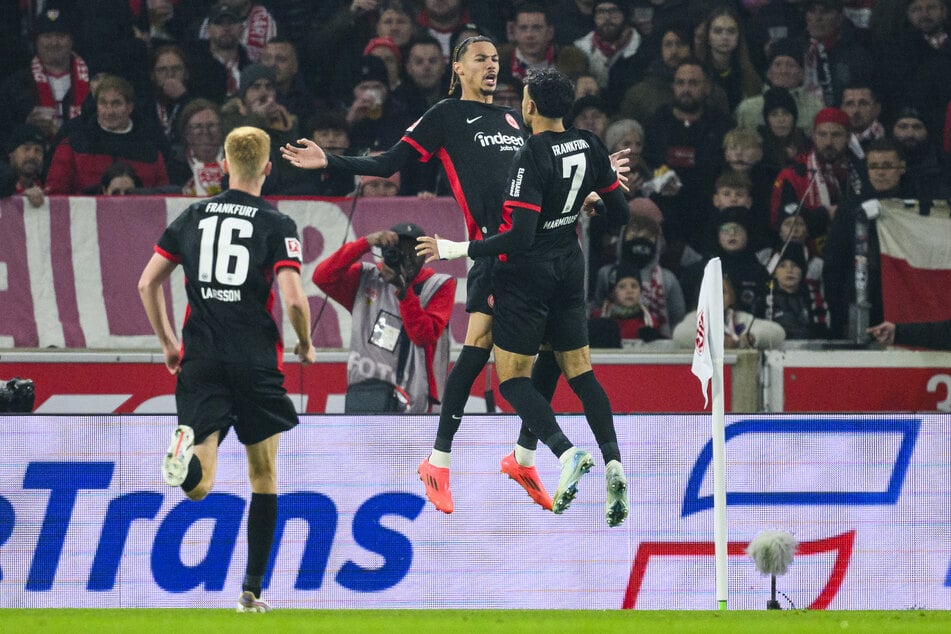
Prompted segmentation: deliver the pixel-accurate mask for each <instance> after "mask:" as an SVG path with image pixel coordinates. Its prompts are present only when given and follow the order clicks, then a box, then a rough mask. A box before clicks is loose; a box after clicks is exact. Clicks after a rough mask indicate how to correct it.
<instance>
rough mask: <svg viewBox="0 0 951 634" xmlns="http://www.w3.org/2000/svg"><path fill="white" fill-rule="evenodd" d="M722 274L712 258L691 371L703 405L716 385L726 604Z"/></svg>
mask: <svg viewBox="0 0 951 634" xmlns="http://www.w3.org/2000/svg"><path fill="white" fill-rule="evenodd" d="M723 336H724V330H723V273H722V269H721V266H720V258H713V259H712V260H710V261H709V262H708V263H707V266H706V268H705V269H704V271H703V282H701V284H700V298H699V301H698V302H697V340H696V347H695V348H694V351H693V365H692V366H691V371H692V372H693V373H694V374H695V375H696V376H697V378H698V379H700V387H701V389H702V390H703V406H704V408H706V406H707V382H708V381H710V379H712V380H713V381H712V387H713V409H712V414H713V429H712V435H711V442H712V444H713V543H714V555H715V562H716V584H717V604H718V606H719V608H720V609H721V610H725V609H726V606H727V596H728V593H729V583H728V581H729V577H728V571H727V521H726V439H725V432H724V412H723Z"/></svg>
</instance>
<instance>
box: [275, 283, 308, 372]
mask: <svg viewBox="0 0 951 634" xmlns="http://www.w3.org/2000/svg"><path fill="white" fill-rule="evenodd" d="M277 286H278V288H279V289H280V290H281V299H283V300H284V312H285V313H287V318H288V319H289V320H290V322H291V326H293V327H294V332H295V333H296V334H297V345H296V346H294V352H295V353H296V354H297V356H298V357H300V362H301V364H302V365H309V364H311V363H313V362H314V361H316V360H317V351H316V350H314V346H313V343H312V342H311V339H310V304H308V302H307V295H305V294H304V287H303V285H302V284H301V281H300V271H298V270H297V269H293V268H290V267H287V266H285V267H283V268H281V269H279V270H278V272H277Z"/></svg>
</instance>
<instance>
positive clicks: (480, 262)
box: [466, 255, 497, 315]
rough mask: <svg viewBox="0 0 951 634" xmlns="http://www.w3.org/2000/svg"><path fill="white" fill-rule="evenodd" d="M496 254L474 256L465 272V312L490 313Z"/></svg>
mask: <svg viewBox="0 0 951 634" xmlns="http://www.w3.org/2000/svg"><path fill="white" fill-rule="evenodd" d="M496 261H497V259H496V256H494V255H493V256H491V257H483V258H476V259H475V260H473V261H472V268H470V269H469V272H468V273H467V274H466V312H467V313H485V314H486V315H491V314H492V269H493V268H494V266H495V263H496Z"/></svg>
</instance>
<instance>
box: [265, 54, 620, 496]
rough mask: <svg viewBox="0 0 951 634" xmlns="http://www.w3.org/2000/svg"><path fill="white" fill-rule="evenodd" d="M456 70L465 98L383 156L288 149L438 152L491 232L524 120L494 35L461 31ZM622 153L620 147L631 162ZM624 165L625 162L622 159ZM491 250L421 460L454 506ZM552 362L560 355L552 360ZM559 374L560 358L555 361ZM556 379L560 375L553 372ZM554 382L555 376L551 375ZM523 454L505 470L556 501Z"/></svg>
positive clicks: (389, 160) (409, 155)
mask: <svg viewBox="0 0 951 634" xmlns="http://www.w3.org/2000/svg"><path fill="white" fill-rule="evenodd" d="M452 70H453V78H452V84H451V86H450V89H449V92H450V94H452V93H453V92H454V91H455V87H456V85H458V86H459V88H460V90H461V96H460V98H459V99H444V100H443V101H440V102H439V103H437V104H435V105H434V106H433V107H432V108H430V109H429V110H428V111H426V113H425V114H423V116H422V117H420V119H419V120H418V121H416V122H415V123H414V124H413V125H412V126H410V127H409V129H408V130H407V131H406V133H405V134H404V135H403V138H402V139H400V141H399V142H398V143H396V145H394V146H393V147H392V148H390V149H389V150H387V151H386V152H384V153H382V154H378V155H376V156H365V157H350V156H337V155H328V154H326V153H325V152H324V151H323V149H321V148H320V146H318V145H317V144H316V143H314V142H313V141H311V140H309V139H300V140H299V141H298V144H300V146H302V147H299V146H294V145H291V144H286V145H285V146H283V147H282V148H281V154H282V155H283V156H284V158H285V159H287V160H288V161H290V162H291V164H293V165H296V166H298V167H303V168H309V169H321V168H324V167H328V166H329V167H332V168H335V169H340V170H344V171H348V172H351V173H354V174H369V175H373V176H384V177H387V176H390V175H392V174H393V173H394V172H396V171H397V170H399V169H400V168H402V167H403V166H404V165H407V164H408V163H410V162H411V161H416V160H420V161H424V162H426V161H429V160H431V159H432V158H434V157H435V158H437V159H438V160H439V161H440V162H441V163H442V166H443V168H444V170H445V173H446V176H447V178H448V181H449V185H450V188H451V189H452V193H453V197H454V198H455V199H456V202H457V203H458V204H459V207H460V208H461V209H462V212H463V214H464V216H465V221H466V227H467V234H468V237H469V239H470V240H478V239H480V238H482V237H484V236H491V235H493V234H494V233H496V232H497V231H498V227H499V225H500V222H501V214H502V202H503V198H504V194H505V184H506V182H507V181H508V172H509V166H510V165H511V162H512V158H513V157H514V156H515V152H516V151H517V150H518V149H519V148H521V147H522V146H523V145H524V143H525V131H524V125H523V123H522V121H521V116H520V115H519V113H517V112H516V111H515V110H513V109H511V108H508V107H502V106H496V105H493V104H492V96H493V93H494V92H495V86H496V83H497V80H498V76H499V55H498V51H497V49H496V46H495V43H494V42H493V41H492V40H491V39H489V38H487V37H484V36H475V37H470V38H467V39H465V40H463V41H462V42H461V43H460V44H459V45H458V46H457V47H456V49H455V50H454V51H453V56H452ZM624 154H625V153H619V155H618V156H617V161H618V164H619V165H621V166H626V165H627V163H628V159H627V158H622V157H623V155H624ZM622 169H624V170H626V169H627V168H626V167H622ZM493 263H494V258H490V257H485V258H475V261H474V263H473V265H472V267H471V268H470V269H469V273H468V276H467V280H466V290H467V299H466V311H467V312H468V313H469V323H468V325H467V327H466V337H465V342H464V344H463V348H462V351H461V352H460V353H459V357H458V358H457V359H456V362H455V364H454V365H453V367H452V370H451V371H450V373H449V377H448V379H447V381H446V387H445V390H444V393H443V398H442V406H441V409H440V414H439V426H438V427H437V429H436V440H435V443H434V445H433V450H432V452H431V453H430V455H429V457H428V458H427V459H425V460H423V461H422V463H421V464H420V465H419V469H418V472H419V476H420V479H421V480H422V481H423V484H424V485H425V487H426V497H427V498H428V499H429V500H430V502H432V503H433V504H434V505H435V506H436V508H437V509H438V510H440V511H442V512H444V513H452V511H453V501H452V491H451V490H450V486H449V466H450V452H451V451H452V441H453V438H454V437H455V435H456V432H457V431H458V429H459V424H460V423H461V421H462V414H463V411H464V410H465V405H466V401H467V400H468V399H469V392H470V391H471V390H472V384H473V383H474V382H475V379H476V377H477V376H478V375H479V373H480V372H481V371H482V368H483V367H485V364H486V362H488V360H489V354H490V352H491V350H492V307H491V306H490V301H491V289H490V282H491V270H492V266H493ZM552 365H554V364H552ZM554 371H555V372H556V373H557V366H556V367H555V368H554ZM555 380H557V374H556V376H555ZM547 381H548V382H550V383H553V381H551V380H550V379H547ZM519 457H520V458H521V461H520V462H521V463H522V464H519V462H518V461H516V460H515V459H514V455H513V454H510V455H509V456H506V458H504V459H503V461H502V472H503V473H506V474H507V475H509V476H510V477H512V479H514V480H515V481H516V482H518V483H519V484H520V485H521V486H523V487H524V488H525V490H526V491H527V492H528V494H529V495H530V496H531V497H532V499H533V500H535V501H536V502H537V503H538V504H539V505H541V506H542V507H543V508H545V509H551V496H549V495H548V493H547V492H546V491H545V488H544V486H543V485H542V483H541V480H540V479H539V478H538V473H537V472H536V470H535V467H534V466H533V465H534V446H532V447H531V448H530V449H525V450H524V451H520V452H519Z"/></svg>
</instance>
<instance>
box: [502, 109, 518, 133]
mask: <svg viewBox="0 0 951 634" xmlns="http://www.w3.org/2000/svg"><path fill="white" fill-rule="evenodd" d="M505 120H506V121H508V124H509V125H510V126H512V127H513V128H515V129H516V130H518V121H516V120H515V117H513V116H512V113H510V112H506V113H505Z"/></svg>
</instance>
